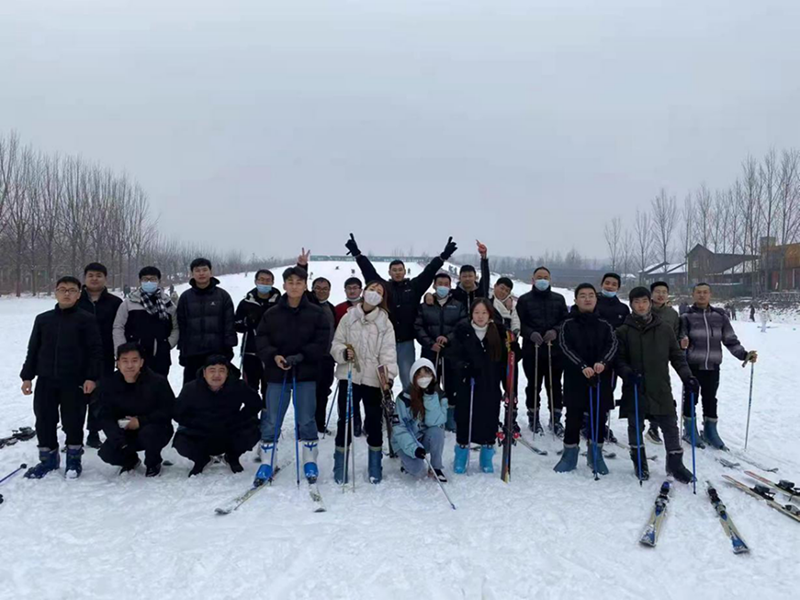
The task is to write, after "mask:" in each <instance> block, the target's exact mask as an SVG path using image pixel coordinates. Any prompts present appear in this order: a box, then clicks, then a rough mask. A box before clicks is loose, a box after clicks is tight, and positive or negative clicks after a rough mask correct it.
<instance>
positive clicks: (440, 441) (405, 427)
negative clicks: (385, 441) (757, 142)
mask: <svg viewBox="0 0 800 600" xmlns="http://www.w3.org/2000/svg"><path fill="white" fill-rule="evenodd" d="M434 371H435V368H434V366H433V363H432V362H431V361H429V360H428V359H427V358H420V359H419V360H418V361H417V362H415V363H414V364H413V365H412V366H411V385H410V386H409V390H408V392H401V393H400V395H399V396H398V397H397V402H396V404H395V409H394V422H393V424H392V443H393V445H394V448H395V450H397V452H398V454H399V455H400V461H401V463H402V469H403V471H405V472H406V473H409V474H410V475H413V476H414V477H424V476H425V475H426V474H427V473H428V465H427V462H426V460H425V457H426V456H427V455H428V454H430V463H431V466H432V467H433V470H434V473H435V475H436V477H437V478H438V479H439V481H441V482H443V483H446V482H447V477H445V474H444V472H443V471H442V450H443V449H444V425H445V423H446V422H447V398H446V397H445V395H444V394H443V393H442V392H441V391H440V390H439V386H438V385H437V383H436V378H435V377H434Z"/></svg>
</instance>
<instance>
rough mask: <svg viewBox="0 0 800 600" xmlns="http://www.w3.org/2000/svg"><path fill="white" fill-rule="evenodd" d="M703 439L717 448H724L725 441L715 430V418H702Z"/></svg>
mask: <svg viewBox="0 0 800 600" xmlns="http://www.w3.org/2000/svg"><path fill="white" fill-rule="evenodd" d="M703 441H704V442H705V443H706V444H709V445H710V446H712V447H714V448H716V449H717V450H726V449H727V447H726V446H725V442H723V441H722V438H720V437H719V433H718V432H717V419H704V420H703Z"/></svg>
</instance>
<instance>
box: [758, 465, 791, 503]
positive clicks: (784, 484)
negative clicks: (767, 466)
mask: <svg viewBox="0 0 800 600" xmlns="http://www.w3.org/2000/svg"><path fill="white" fill-rule="evenodd" d="M744 474H745V475H747V476H748V477H752V478H753V479H755V480H756V481H758V482H760V483H763V484H764V485H765V486H767V487H768V488H770V489H772V490H774V491H776V492H781V493H782V494H786V495H787V496H789V500H791V501H792V502H797V503H800V487H796V486H795V485H794V482H793V481H786V480H785V479H781V480H780V481H779V482H778V483H775V482H774V481H772V480H771V479H767V478H766V477H762V476H761V475H759V474H757V473H753V472H752V471H745V472H744Z"/></svg>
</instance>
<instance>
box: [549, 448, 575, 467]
mask: <svg viewBox="0 0 800 600" xmlns="http://www.w3.org/2000/svg"><path fill="white" fill-rule="evenodd" d="M577 466H578V444H564V452H563V453H562V454H561V460H559V461H558V464H557V465H556V466H555V467H553V471H555V472H556V473H568V472H570V471H574V470H575V469H576V468H577Z"/></svg>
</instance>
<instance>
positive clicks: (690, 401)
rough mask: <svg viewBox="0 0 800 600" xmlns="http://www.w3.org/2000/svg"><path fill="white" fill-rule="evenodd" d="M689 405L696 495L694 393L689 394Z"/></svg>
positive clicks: (693, 487) (695, 491) (693, 480)
mask: <svg viewBox="0 0 800 600" xmlns="http://www.w3.org/2000/svg"><path fill="white" fill-rule="evenodd" d="M689 404H690V406H691V408H692V493H693V494H697V462H696V458H695V444H696V440H695V432H696V431H697V424H696V423H695V413H694V392H689Z"/></svg>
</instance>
